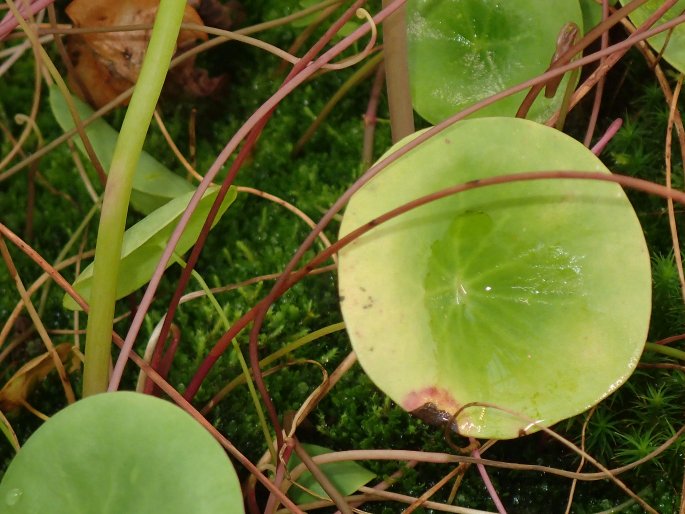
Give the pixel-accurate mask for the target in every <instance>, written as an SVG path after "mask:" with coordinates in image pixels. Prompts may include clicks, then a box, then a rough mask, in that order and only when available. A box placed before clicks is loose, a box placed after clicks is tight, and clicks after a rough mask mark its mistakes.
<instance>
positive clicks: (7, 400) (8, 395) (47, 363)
mask: <svg viewBox="0 0 685 514" xmlns="http://www.w3.org/2000/svg"><path fill="white" fill-rule="evenodd" d="M71 348H72V345H71V344H70V343H62V344H60V345H57V346H56V347H55V351H56V352H57V355H58V356H59V358H60V360H61V361H62V364H65V365H67V363H68V362H70V366H69V368H68V369H67V371H68V372H71V371H74V370H75V369H76V368H77V367H78V366H79V363H78V360H77V359H75V358H74V354H73V353H72V352H71ZM53 369H55V362H54V361H53V360H52V356H51V355H50V354H49V353H48V352H46V353H44V354H42V355H39V356H38V357H35V358H33V359H31V360H30V361H29V362H27V363H26V364H24V365H23V366H22V367H21V368H19V369H18V370H17V372H16V373H15V374H14V376H12V378H10V379H9V380H8V381H7V383H6V384H5V386H4V387H3V388H2V389H1V390H0V411H2V412H4V413H11V412H13V411H16V410H18V409H20V408H21V407H22V406H23V405H24V404H25V402H26V400H27V398H28V396H29V395H30V394H31V391H33V389H35V387H36V385H37V384H38V382H40V381H42V380H45V377H47V376H48V374H49V373H50V372H51V371H52V370H53Z"/></svg>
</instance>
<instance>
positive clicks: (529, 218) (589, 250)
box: [338, 118, 651, 438]
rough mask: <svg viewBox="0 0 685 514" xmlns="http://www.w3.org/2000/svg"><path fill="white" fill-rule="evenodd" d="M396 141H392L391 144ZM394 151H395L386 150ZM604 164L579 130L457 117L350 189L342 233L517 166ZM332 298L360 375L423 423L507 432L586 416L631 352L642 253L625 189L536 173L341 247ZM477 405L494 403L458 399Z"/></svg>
mask: <svg viewBox="0 0 685 514" xmlns="http://www.w3.org/2000/svg"><path fill="white" fill-rule="evenodd" d="M400 144H401V143H400ZM395 148H396V147H395ZM545 170H579V171H581V170H582V171H601V172H606V173H608V170H607V169H606V168H605V167H604V166H603V165H602V164H601V162H600V161H599V160H598V159H597V158H596V157H595V156H594V155H592V153H591V152H590V151H589V150H587V149H586V148H585V147H584V146H582V145H581V144H580V143H578V142H577V141H575V140H573V139H571V138H570V137H568V136H566V135H564V134H563V133H561V132H558V131H556V130H554V129H551V128H548V127H545V126H542V125H538V124H536V123H534V122H530V121H526V120H520V119H515V118H483V119H474V120H467V121H463V122H460V123H458V124H456V125H454V126H452V127H450V128H449V129H447V130H445V131H443V132H441V133H440V134H439V135H438V136H436V137H433V138H431V139H430V140H429V141H427V142H425V143H423V144H422V145H420V146H419V147H418V148H416V149H415V150H413V151H412V152H410V153H409V154H407V155H406V156H403V157H402V158H400V159H399V160H397V161H396V162H394V163H392V164H391V165H390V166H388V167H387V168H386V169H385V170H384V171H383V172H381V173H380V174H379V175H378V176H376V177H375V178H374V179H373V180H371V181H370V182H369V183H368V184H367V185H366V186H364V187H363V188H362V189H361V190H360V191H359V192H358V193H357V194H355V195H354V196H353V198H352V199H351V201H350V203H349V205H348V208H347V211H346V213H345V217H344V220H343V223H342V227H341V236H342V235H345V234H347V233H349V232H351V231H352V230H354V229H356V228H357V227H360V226H362V225H363V224H365V223H367V222H369V221H370V220H372V219H374V218H375V217H377V216H379V215H381V214H383V213H385V212H387V211H389V210H391V209H393V208H396V207H398V206H400V205H403V204H405V203H406V202H409V201H411V200H413V199H415V198H417V197H419V196H422V195H426V194H429V193H432V192H434V191H438V190H441V189H444V188H445V187H448V186H451V185H455V184H458V183H463V182H468V181H471V180H475V179H480V178H484V177H492V176H498V175H504V174H509V173H517V172H524V171H545ZM338 268H339V288H340V296H341V307H342V312H343V316H344V318H345V322H346V326H347V330H348V333H349V335H350V339H351V341H352V345H353V347H354V350H355V352H356V353H357V355H358V357H359V361H360V363H361V365H362V367H363V368H364V369H365V371H366V372H367V373H368V374H369V376H370V377H371V379H372V380H373V381H374V382H375V383H376V384H377V385H378V386H379V387H380V388H381V389H382V390H383V391H384V392H385V393H386V394H388V395H389V396H390V397H391V398H392V399H393V400H394V401H395V402H397V403H398V404H399V405H401V406H402V407H403V408H405V409H406V410H408V411H413V412H414V413H415V414H416V415H418V416H420V417H422V418H424V419H426V420H427V421H435V422H437V423H445V422H453V423H455V428H456V429H457V430H458V431H459V433H461V434H464V435H468V436H474V437H482V438H511V437H516V436H518V435H520V433H522V432H525V433H528V432H530V431H533V430H535V428H534V427H533V426H531V424H530V421H528V420H533V421H536V422H538V423H539V424H541V425H546V426H549V425H551V424H553V423H556V422H557V421H559V420H561V419H564V418H567V417H569V416H572V415H574V414H577V413H580V412H583V411H584V410H586V409H588V408H589V407H591V406H592V405H594V404H595V403H597V402H598V401H600V400H601V399H603V398H604V397H606V396H607V395H608V394H610V393H611V392H612V391H614V390H615V389H616V388H617V387H618V386H620V385H621V384H622V383H623V382H624V381H625V380H626V379H627V378H628V376H629V375H630V374H631V373H632V371H633V369H634V368H635V366H636V364H637V361H638V359H639V356H640V354H641V352H642V349H643V346H644V342H645V338H646V334H647V329H648V324H649V315H650V303H651V277H650V267H649V256H648V252H647V248H646V245H645V241H644V238H643V235H642V230H641V228H640V225H639V222H638V220H637V218H636V216H635V213H634V211H633V209H632V208H631V205H630V203H629V202H628V200H627V198H626V196H625V194H624V193H623V191H622V189H621V188H620V187H619V186H617V185H616V184H612V183H607V182H598V181H589V180H569V179H566V180H539V181H530V182H517V183H509V184H503V185H497V186H492V187H487V188H481V189H475V190H471V191H466V192H463V193H460V194H458V195H454V196H451V197H448V198H445V199H442V200H439V201H436V202H433V203H430V204H428V205H425V206H422V207H420V208H418V209H415V210H413V211H410V212H409V213H407V214H405V215H403V216H400V217H399V218H395V219H393V220H391V221H390V222H388V223H385V224H383V225H380V226H378V227H376V228H374V229H373V230H371V231H370V232H369V233H367V234H365V235H364V236H362V237H361V238H359V239H357V240H356V241H354V242H353V243H352V244H350V245H349V246H347V247H345V248H344V249H343V250H342V251H341V252H340V259H339V267H338ZM470 402H487V403H492V404H495V405H497V406H500V407H503V408H505V409H508V410H511V411H514V412H516V413H519V414H520V415H522V416H523V419H522V418H521V417H520V416H516V415H512V414H508V413H505V412H502V411H500V410H497V409H494V408H485V407H470V408H467V409H465V410H463V411H462V412H461V413H460V414H459V416H458V417H457V418H456V422H455V421H454V420H452V419H451V418H452V416H453V414H454V413H456V412H457V411H458V410H459V409H460V407H461V406H463V405H465V404H467V403H470Z"/></svg>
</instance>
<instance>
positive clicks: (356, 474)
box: [288, 444, 376, 504]
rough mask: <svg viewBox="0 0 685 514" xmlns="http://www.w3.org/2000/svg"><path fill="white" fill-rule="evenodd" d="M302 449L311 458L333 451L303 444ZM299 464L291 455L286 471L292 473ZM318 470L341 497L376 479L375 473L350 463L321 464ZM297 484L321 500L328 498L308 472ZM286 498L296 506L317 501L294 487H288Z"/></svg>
mask: <svg viewBox="0 0 685 514" xmlns="http://www.w3.org/2000/svg"><path fill="white" fill-rule="evenodd" d="M302 447H303V448H304V449H305V451H306V452H307V453H308V454H309V455H311V456H312V457H315V456H317V455H323V454H324V453H333V450H329V449H328V448H324V447H323V446H317V445H315V444H303V445H302ZM300 462H301V461H300V459H299V458H298V457H297V455H293V456H292V458H291V459H290V461H289V462H288V470H289V471H292V470H293V469H295V467H296V466H297V465H299V464H300ZM320 468H321V471H323V472H324V473H325V475H326V476H327V477H328V479H329V480H330V481H331V483H332V484H333V485H334V486H335V487H336V488H337V489H338V491H339V492H340V493H341V494H342V495H343V496H347V495H350V494H352V493H354V492H355V491H356V490H357V489H359V488H360V487H361V486H363V485H366V484H367V483H369V482H370V481H371V480H373V479H374V478H375V477H376V474H375V473H372V472H371V471H369V470H367V469H364V468H363V467H361V466H360V465H359V464H357V463H356V462H352V461H344V462H330V463H328V464H322V465H321V466H320ZM297 483H298V484H300V485H301V486H303V487H305V488H307V489H309V490H310V491H313V492H315V493H316V494H318V495H320V496H321V497H323V498H328V495H327V494H326V493H325V492H324V490H323V489H322V488H321V486H320V485H319V483H318V482H317V481H316V479H315V478H314V477H313V476H312V474H311V473H310V472H309V471H306V472H304V473H303V474H302V475H300V477H299V478H298V479H297ZM288 496H290V498H291V499H292V500H293V501H294V502H295V503H297V504H302V503H307V502H312V501H317V500H318V499H319V498H316V497H314V496H312V495H311V494H309V493H307V492H305V491H304V490H302V489H300V488H299V487H297V486H296V485H292V486H291V487H290V489H289V490H288Z"/></svg>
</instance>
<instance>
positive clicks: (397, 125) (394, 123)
mask: <svg viewBox="0 0 685 514" xmlns="http://www.w3.org/2000/svg"><path fill="white" fill-rule="evenodd" d="M390 3H391V0H383V7H386V6H387V5H388V4H390ZM405 12H406V6H404V5H403V6H402V7H400V8H399V9H397V11H395V12H394V13H393V14H391V15H390V16H388V19H387V20H385V21H384V22H383V49H384V50H383V53H384V54H385V83H386V87H387V89H388V105H389V107H390V129H391V131H392V140H393V142H397V141H399V140H400V139H402V138H403V137H405V136H408V135H409V134H411V133H413V132H414V110H413V107H412V104H411V89H410V87H409V66H408V55H407V23H406V20H405Z"/></svg>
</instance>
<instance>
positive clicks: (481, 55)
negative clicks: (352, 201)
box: [407, 0, 583, 124]
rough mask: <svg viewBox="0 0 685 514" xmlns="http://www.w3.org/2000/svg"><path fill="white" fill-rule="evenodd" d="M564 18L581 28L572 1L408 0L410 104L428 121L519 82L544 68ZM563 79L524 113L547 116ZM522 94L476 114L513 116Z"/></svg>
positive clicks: (556, 103) (436, 120)
mask: <svg viewBox="0 0 685 514" xmlns="http://www.w3.org/2000/svg"><path fill="white" fill-rule="evenodd" d="M569 22H573V23H575V24H576V25H578V27H581V29H582V27H583V16H582V13H581V9H580V6H579V4H578V1H577V0H555V2H554V3H553V5H552V4H551V3H550V2H549V0H517V1H516V2H492V1H491V0H410V1H409V2H408V3H407V34H408V40H409V41H408V43H409V73H410V78H411V89H412V101H413V104H414V108H415V109H416V111H417V112H418V113H419V114H420V115H421V116H422V117H424V118H425V119H427V120H428V121H430V122H431V123H433V124H437V123H439V122H441V121H442V120H444V119H446V118H448V117H449V116H451V115H453V114H456V113H457V112H459V111H461V110H463V109H465V108H466V107H469V106H470V105H473V104H474V103H476V102H478V101H480V100H483V99H485V98H487V97H489V96H492V95H494V94H495V93H498V92H500V91H503V90H505V89H507V88H509V87H511V86H514V85H516V84H518V83H520V82H523V81H525V80H529V79H531V78H533V77H535V76H537V75H539V74H541V73H542V72H544V71H545V70H546V69H547V68H548V67H549V65H550V62H551V60H552V56H553V55H554V53H555V50H556V41H557V38H558V36H559V34H560V32H561V30H562V28H563V27H564V26H565V25H566V24H567V23H569ZM567 81H568V79H567V78H565V79H564V81H563V82H562V83H561V85H560V87H559V88H558V90H557V92H556V95H555V96H554V97H553V98H545V97H544V95H540V96H539V97H538V99H537V100H536V101H535V103H534V104H533V106H532V108H531V110H530V113H529V117H530V118H531V119H535V120H544V119H547V118H548V117H549V116H551V114H552V113H553V112H554V111H555V110H556V109H557V108H559V106H560V104H561V101H562V98H563V94H564V90H565V88H566V83H567ZM525 95H526V92H525V91H524V92H521V93H518V94H516V95H513V96H510V97H507V98H505V99H503V100H501V101H499V102H497V103H495V104H493V105H491V106H488V107H486V108H485V109H482V110H480V111H479V112H478V113H476V114H475V116H514V115H515V114H516V111H517V109H518V107H519V105H520V104H521V102H522V100H523V98H524V97H525Z"/></svg>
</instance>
